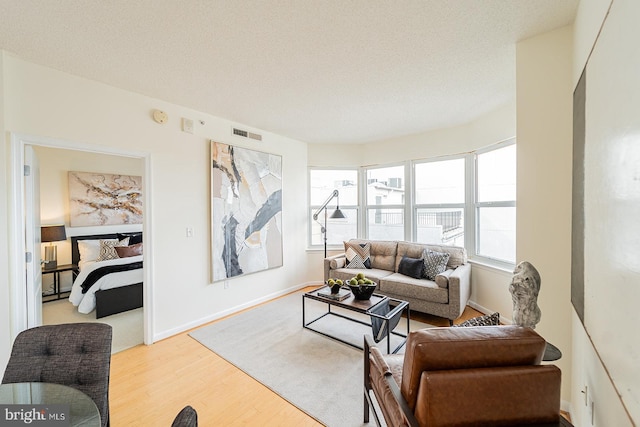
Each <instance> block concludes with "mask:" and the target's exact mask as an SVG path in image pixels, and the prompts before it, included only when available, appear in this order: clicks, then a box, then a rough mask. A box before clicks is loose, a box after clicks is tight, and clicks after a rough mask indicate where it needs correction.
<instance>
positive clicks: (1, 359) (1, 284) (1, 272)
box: [0, 50, 12, 370]
mask: <svg viewBox="0 0 640 427" xmlns="http://www.w3.org/2000/svg"><path fill="white" fill-rule="evenodd" d="M4 58H5V55H4V51H2V50H0V141H2V142H0V144H1V145H0V164H2V165H3V167H2V169H1V170H2V173H0V236H3V237H2V238H0V366H7V361H8V360H9V353H8V352H7V351H6V349H7V348H11V347H10V346H11V342H12V337H11V329H10V327H9V326H10V325H11V311H10V310H9V301H11V293H10V287H9V277H10V274H11V272H12V266H10V265H9V239H7V236H8V235H9V218H8V212H9V200H8V198H7V194H6V189H7V188H8V185H9V184H8V182H9V175H10V168H9V167H8V161H9V147H8V146H7V144H4V138H2V136H4V135H6V131H5V125H4V123H5V120H4V116H5V114H4V105H5V102H4V88H5V83H4ZM2 369H3V370H4V368H2Z"/></svg>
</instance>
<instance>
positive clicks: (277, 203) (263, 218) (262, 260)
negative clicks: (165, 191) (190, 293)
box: [211, 141, 282, 282]
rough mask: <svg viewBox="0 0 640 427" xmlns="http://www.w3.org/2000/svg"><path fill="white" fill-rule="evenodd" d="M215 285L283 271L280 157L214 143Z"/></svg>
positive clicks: (212, 196)
mask: <svg viewBox="0 0 640 427" xmlns="http://www.w3.org/2000/svg"><path fill="white" fill-rule="evenodd" d="M211 193H212V194H211V217H212V224H211V234H212V236H211V242H212V248H211V253H212V258H213V260H212V261H213V281H214V282H216V281H219V280H224V279H227V278H230V277H235V276H240V275H244V274H249V273H255V272H258V271H263V270H268V269H271V268H276V267H281V266H282V156H279V155H276V154H269V153H264V152H261V151H256V150H250V149H248V148H243V147H237V146H234V145H228V144H222V143H219V142H215V141H211Z"/></svg>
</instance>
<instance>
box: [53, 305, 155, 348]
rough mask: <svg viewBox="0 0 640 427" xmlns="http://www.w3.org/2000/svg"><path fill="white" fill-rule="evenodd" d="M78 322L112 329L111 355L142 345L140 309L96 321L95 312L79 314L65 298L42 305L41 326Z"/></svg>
mask: <svg viewBox="0 0 640 427" xmlns="http://www.w3.org/2000/svg"><path fill="white" fill-rule="evenodd" d="M80 322H99V323H107V324H109V325H111V327H112V328H113V340H112V343H111V353H112V354H114V353H118V352H120V351H122V350H126V349H128V348H131V347H134V346H136V345H138V344H142V343H144V319H143V314H142V308H137V309H135V310H131V311H126V312H124V313H118V314H114V315H111V316H107V317H103V318H101V319H96V313H95V311H93V312H91V313H89V314H82V313H79V312H78V309H77V308H76V307H74V306H73V304H71V303H70V302H69V300H68V299H66V298H65V299H61V300H59V301H51V302H47V303H44V304H42V324H43V325H57V324H60V323H80Z"/></svg>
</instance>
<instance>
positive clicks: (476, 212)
mask: <svg viewBox="0 0 640 427" xmlns="http://www.w3.org/2000/svg"><path fill="white" fill-rule="evenodd" d="M511 145H516V138H515V137H513V138H509V139H507V140H504V141H501V142H498V143H496V144H493V145H491V146H489V147H485V148H482V149H478V150H475V151H474V152H473V154H472V159H471V167H472V172H473V173H472V174H471V180H472V185H473V187H472V188H473V191H472V192H471V193H472V194H471V195H470V196H471V198H472V200H471V203H470V206H469V208H470V210H471V211H472V212H471V213H472V220H473V224H472V226H473V233H469V236H468V239H469V240H466V241H465V246H467V252H468V253H469V257H470V258H471V260H472V261H477V262H480V263H483V264H487V265H491V266H494V267H498V268H501V269H506V270H513V268H514V267H515V262H510V261H507V260H503V259H498V258H494V257H490V256H486V255H481V254H480V253H479V252H480V250H479V248H480V238H481V236H480V209H481V208H488V207H492V208H497V207H513V208H515V207H516V204H517V200H508V201H487V202H480V201H479V200H478V199H479V197H478V192H479V179H478V156H479V155H482V154H486V153H490V152H492V151H496V150H500V149H502V148H505V147H508V146H511ZM516 149H517V148H516ZM516 185H517V183H516ZM516 199H517V194H516ZM516 242H517V235H516ZM469 249H472V250H469ZM514 258H516V254H515V253H514Z"/></svg>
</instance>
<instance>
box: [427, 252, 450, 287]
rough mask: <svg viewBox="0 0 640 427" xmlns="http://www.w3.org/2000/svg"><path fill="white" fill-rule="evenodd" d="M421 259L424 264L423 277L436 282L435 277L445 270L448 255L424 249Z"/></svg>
mask: <svg viewBox="0 0 640 427" xmlns="http://www.w3.org/2000/svg"><path fill="white" fill-rule="evenodd" d="M422 259H423V262H424V277H426V278H427V279H429V280H436V276H437V275H438V274H440V273H442V272H443V271H445V270H446V269H447V261H449V254H447V253H444V252H434V251H432V250H429V249H425V250H424V251H423V252H422Z"/></svg>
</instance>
